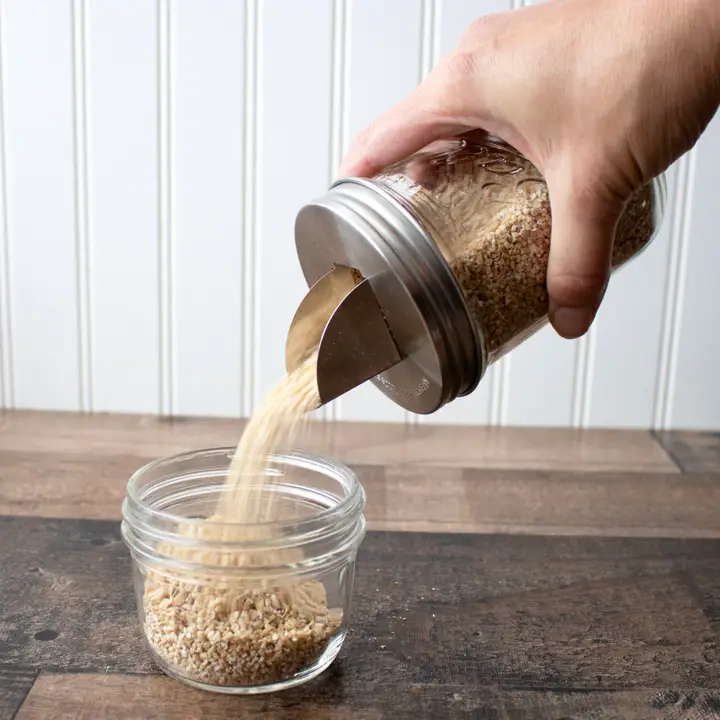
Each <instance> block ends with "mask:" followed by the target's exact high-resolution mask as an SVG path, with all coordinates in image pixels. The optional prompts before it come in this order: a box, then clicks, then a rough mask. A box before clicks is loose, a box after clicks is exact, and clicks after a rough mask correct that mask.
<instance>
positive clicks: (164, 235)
mask: <svg viewBox="0 0 720 720" xmlns="http://www.w3.org/2000/svg"><path fill="white" fill-rule="evenodd" d="M157 3H158V4H157V11H158V62H157V67H158V202H159V205H158V235H159V237H158V253H159V256H158V270H159V274H158V281H159V308H158V309H159V323H160V334H159V335H160V362H159V370H160V399H159V405H160V413H161V414H163V415H172V414H173V411H174V407H175V403H174V394H175V393H174V378H173V375H174V373H173V370H174V368H173V331H172V329H173V288H172V267H173V260H172V205H171V203H172V153H171V142H172V141H171V136H170V133H171V99H170V93H171V78H170V42H171V38H170V0H157Z"/></svg>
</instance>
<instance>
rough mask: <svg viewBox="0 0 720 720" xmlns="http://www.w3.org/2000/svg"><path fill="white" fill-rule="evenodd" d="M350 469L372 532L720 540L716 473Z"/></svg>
mask: <svg viewBox="0 0 720 720" xmlns="http://www.w3.org/2000/svg"><path fill="white" fill-rule="evenodd" d="M369 470H370V468H357V472H358V475H359V477H360V478H361V481H362V483H363V485H364V487H365V490H366V492H367V497H368V502H367V509H366V517H367V519H368V526H369V527H370V528H371V529H373V530H393V531H413V532H441V533H446V532H462V533H526V534H532V535H546V534H550V535H586V536H592V535H608V536H613V537H713V538H719V537H720V475H711V474H702V475H700V474H698V475H693V476H691V477H690V476H684V475H678V474H674V473H671V474H652V473H571V472H559V471H547V472H530V471H528V472H523V471H510V470H476V469H468V470H457V469H447V470H446V469H442V468H413V467H407V466H390V467H387V468H375V471H374V472H372V473H371V472H369Z"/></svg>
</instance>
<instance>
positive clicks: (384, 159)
mask: <svg viewBox="0 0 720 720" xmlns="http://www.w3.org/2000/svg"><path fill="white" fill-rule="evenodd" d="M431 79H433V80H434V79H435V78H433V74H431V76H430V77H428V78H427V80H426V81H425V82H424V83H422V84H421V85H420V86H419V87H417V88H416V89H415V91H414V92H412V93H411V94H410V95H408V96H407V97H406V98H405V99H404V100H402V101H401V102H399V103H398V104H397V105H395V106H394V107H393V108H391V109H390V110H388V111H387V112H386V113H385V114H384V115H381V116H380V117H379V118H378V119H377V120H375V121H374V122H373V123H372V124H370V125H369V126H368V127H367V128H366V129H365V130H363V131H362V132H361V133H360V134H359V135H358V136H357V137H356V138H355V140H354V142H353V143H352V145H351V147H350V150H349V152H348V154H347V156H346V157H345V159H344V160H343V162H342V164H341V166H340V170H339V173H338V174H339V176H340V177H351V176H354V177H370V176H372V175H375V174H377V173H378V172H380V170H382V169H383V168H386V167H387V166H388V165H392V164H393V163H396V162H399V161H400V160H404V159H405V158H407V157H409V156H410V155H412V154H413V153H414V152H417V151H418V150H422V148H424V147H425V146H426V145H429V144H430V143H431V142H434V141H435V140H440V139H442V138H447V137H449V136H451V135H456V134H458V133H460V132H463V131H465V130H469V129H471V128H470V127H469V126H468V125H466V124H464V123H462V122H459V121H458V120H456V119H454V118H453V117H452V116H450V115H449V113H448V112H447V104H445V103H443V102H442V101H441V100H440V97H441V95H442V93H438V92H437V90H436V89H437V88H438V85H439V84H438V83H437V82H430V81H431ZM443 105H445V107H443Z"/></svg>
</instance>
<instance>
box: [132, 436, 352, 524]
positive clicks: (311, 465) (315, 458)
mask: <svg viewBox="0 0 720 720" xmlns="http://www.w3.org/2000/svg"><path fill="white" fill-rule="evenodd" d="M235 451H236V448H233V447H216V448H205V449H202V450H192V451H185V452H182V453H177V454H175V455H170V456H167V457H161V458H157V459H156V460H152V461H151V462H149V463H146V464H145V465H143V466H142V467H140V468H139V469H138V470H136V471H135V472H134V473H133V474H132V475H131V477H130V479H129V480H128V484H127V495H126V498H125V502H124V503H123V519H124V520H125V521H127V522H130V523H131V524H133V523H132V518H131V517H130V516H131V515H137V514H138V511H139V513H142V514H143V515H145V519H144V520H143V523H144V524H151V525H152V524H153V520H156V521H160V522H162V521H165V522H171V523H175V524H176V525H177V526H178V527H184V526H190V525H194V524H197V522H198V518H192V517H187V516H183V515H179V514H176V513H173V512H170V511H168V510H163V509H158V508H155V507H152V505H151V504H149V503H147V502H143V497H142V496H141V494H140V492H139V487H138V485H139V483H140V481H141V480H142V478H143V477H146V476H147V475H148V474H149V473H151V472H153V471H154V470H157V469H159V468H161V467H162V466H163V465H171V464H173V463H179V462H182V461H183V460H190V459H194V458H202V457H207V458H212V457H222V456H224V457H226V458H227V459H228V460H232V458H233V457H234V455H235ZM266 461H267V462H268V463H274V464H287V465H292V466H295V467H300V468H304V469H307V470H311V471H313V472H321V473H323V474H325V475H326V476H329V477H332V478H334V479H336V480H338V481H340V482H341V483H342V484H343V486H344V487H346V488H347V490H348V492H347V495H346V496H345V497H344V498H342V499H341V500H340V501H339V502H338V503H336V504H333V505H330V506H328V507H326V508H324V509H322V510H320V511H319V512H317V513H314V514H312V515H309V516H308V517H305V518H296V519H293V520H292V521H291V524H292V526H293V527H294V528H296V529H298V530H301V529H303V528H305V527H309V526H311V525H314V524H317V523H318V522H322V521H325V520H330V519H332V517H333V516H336V517H338V518H340V517H344V516H346V515H348V514H350V513H351V512H353V510H355V511H356V512H362V510H363V508H364V505H365V491H364V489H363V487H362V485H361V484H360V481H359V479H358V477H357V474H356V473H355V472H354V471H353V470H352V469H351V468H349V467H348V466H347V465H344V464H342V463H340V462H337V461H335V460H331V459H329V458H326V457H323V456H321V455H316V454H314V453H306V452H299V451H293V452H288V453H273V454H271V455H268V456H267V458H266ZM343 481H344V482H343ZM202 522H203V525H204V526H214V527H243V528H258V529H260V528H262V529H272V528H281V527H283V526H286V525H288V521H287V520H269V521H262V522H252V523H238V522H232V521H218V520H210V519H203V520H202Z"/></svg>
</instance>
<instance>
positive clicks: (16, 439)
mask: <svg viewBox="0 0 720 720" xmlns="http://www.w3.org/2000/svg"><path fill="white" fill-rule="evenodd" d="M242 427H243V423H242V422H240V421H234V420H203V419H197V420H196V419H192V420H190V419H172V420H163V419H159V418H155V417H150V416H133V415H79V414H72V413H33V412H22V411H20V412H11V411H6V412H0V451H4V450H14V451H18V452H21V451H24V452H55V453H71V454H77V453H86V454H87V455H88V456H92V457H98V456H99V457H103V456H105V455H108V454H109V455H137V456H140V457H147V458H149V459H150V458H155V457H160V456H163V455H172V454H175V453H179V452H184V451H187V450H193V449H200V448H208V447H219V446H234V445H235V444H236V443H237V440H238V437H239V436H240V433H241V431H242ZM298 447H300V448H302V449H307V450H311V451H313V452H319V453H321V454H326V455H328V456H330V457H333V458H336V459H338V460H340V461H342V462H346V463H351V464H361V465H389V464H402V465H413V466H416V467H455V468H466V467H467V468H494V469H518V470H522V469H525V470H528V469H531V470H572V471H602V472H667V473H672V472H679V470H678V468H677V467H676V465H675V463H673V461H672V460H671V459H670V457H669V456H668V454H667V453H666V452H665V451H664V450H663V448H662V447H661V446H660V444H659V443H658V442H657V441H656V440H655V438H654V437H653V436H652V435H651V434H650V433H648V432H641V431H615V430H585V431H579V430H562V429H560V430H557V429H543V428H527V429H522V428H486V427H463V426H455V427H452V426H433V425H425V424H421V425H410V426H405V425H392V424H380V423H312V424H311V426H310V430H309V431H308V433H306V435H305V436H304V437H302V438H301V439H300V440H299V442H298Z"/></svg>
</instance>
